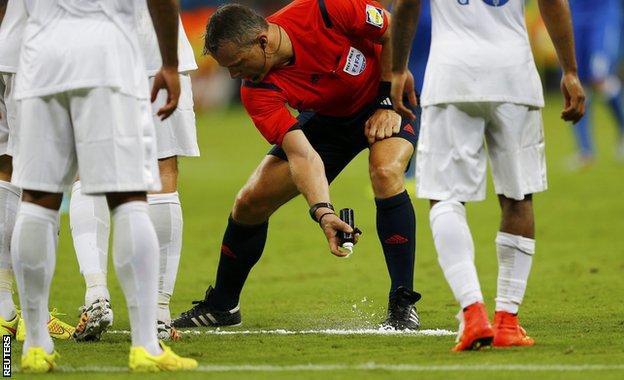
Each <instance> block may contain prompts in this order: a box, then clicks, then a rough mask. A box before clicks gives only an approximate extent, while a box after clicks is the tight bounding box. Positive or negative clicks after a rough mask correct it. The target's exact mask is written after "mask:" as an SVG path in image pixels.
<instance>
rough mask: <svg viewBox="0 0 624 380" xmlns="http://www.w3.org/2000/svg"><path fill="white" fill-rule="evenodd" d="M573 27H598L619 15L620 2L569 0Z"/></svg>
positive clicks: (614, 0) (615, 0)
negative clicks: (583, 25)
mask: <svg viewBox="0 0 624 380" xmlns="http://www.w3.org/2000/svg"><path fill="white" fill-rule="evenodd" d="M569 3H570V10H571V11H572V20H573V22H574V24H575V25H580V24H586V25H598V24H599V23H601V22H602V20H605V19H609V17H611V16H613V15H614V14H618V15H619V13H620V8H621V6H622V5H621V0H569Z"/></svg>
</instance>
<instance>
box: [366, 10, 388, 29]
mask: <svg viewBox="0 0 624 380" xmlns="http://www.w3.org/2000/svg"><path fill="white" fill-rule="evenodd" d="M383 12H384V11H383V9H380V8H377V7H375V6H372V5H367V6H366V23H367V24H371V25H372V26H376V27H378V28H380V29H381V28H383V26H384V16H383Z"/></svg>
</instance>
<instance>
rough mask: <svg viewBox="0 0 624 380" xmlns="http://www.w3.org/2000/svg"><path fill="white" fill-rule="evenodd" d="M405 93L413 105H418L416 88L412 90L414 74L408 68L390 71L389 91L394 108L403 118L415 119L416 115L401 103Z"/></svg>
mask: <svg viewBox="0 0 624 380" xmlns="http://www.w3.org/2000/svg"><path fill="white" fill-rule="evenodd" d="M405 95H407V99H408V100H409V102H410V104H411V105H412V106H413V107H415V106H417V105H418V98H417V97H416V90H414V76H413V75H412V73H410V72H409V70H405V71H403V72H402V73H392V90H391V92H390V97H391V98H392V104H393V105H394V110H395V111H396V112H397V113H398V114H399V115H401V116H403V117H404V118H406V119H410V120H414V119H416V115H414V112H412V110H411V109H409V108H408V107H406V106H405V104H404V103H403V97H404V96H405Z"/></svg>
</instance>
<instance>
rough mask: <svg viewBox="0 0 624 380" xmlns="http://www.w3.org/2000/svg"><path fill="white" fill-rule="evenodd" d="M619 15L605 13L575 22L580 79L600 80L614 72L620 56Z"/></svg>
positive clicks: (616, 13)
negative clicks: (587, 20)
mask: <svg viewBox="0 0 624 380" xmlns="http://www.w3.org/2000/svg"><path fill="white" fill-rule="evenodd" d="M621 27H622V22H621V15H620V13H619V12H614V13H610V14H608V15H604V16H603V17H601V18H600V19H596V20H593V22H591V23H588V22H575V24H574V38H575V42H576V60H577V63H578V73H579V78H580V79H581V82H583V83H584V84H589V83H595V82H600V81H602V80H604V79H606V78H607V77H609V76H610V75H613V74H614V73H615V69H616V64H617V61H618V57H619V47H620V33H621V30H620V29H621Z"/></svg>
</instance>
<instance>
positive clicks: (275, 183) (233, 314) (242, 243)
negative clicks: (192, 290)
mask: <svg viewBox="0 0 624 380" xmlns="http://www.w3.org/2000/svg"><path fill="white" fill-rule="evenodd" d="M298 193H299V192H298V190H297V188H296V186H295V185H294V183H293V182H292V179H291V177H290V170H289V166H288V162H287V161H284V160H282V159H280V158H278V157H275V156H272V155H267V156H266V157H265V158H264V160H263V161H262V162H261V163H260V165H259V166H258V168H257V169H256V170H255V172H254V173H253V174H252V175H251V177H250V178H249V180H248V181H247V183H246V184H245V186H243V188H242V189H241V190H240V191H239V193H238V195H237V197H236V200H235V202H234V207H233V208H232V213H231V215H230V217H229V219H228V225H227V227H226V230H225V233H224V235H223V242H222V245H221V255H220V258H219V267H218V269H217V278H216V282H215V287H214V288H212V287H209V288H208V290H207V291H206V295H205V297H204V299H203V300H202V301H197V302H194V303H195V306H194V307H193V308H191V309H190V310H188V311H186V312H184V313H182V314H181V315H180V316H179V317H178V318H177V319H175V320H174V321H173V323H172V324H173V326H174V327H197V326H232V325H238V324H240V323H241V314H240V306H239V299H240V294H241V291H242V289H243V286H244V284H245V280H246V279H247V276H248V275H249V272H250V271H251V269H252V268H253V266H254V265H255V264H256V263H257V262H258V260H259V259H260V256H261V255H262V251H263V250H264V244H265V242H266V238H267V230H268V220H269V217H270V216H271V215H272V214H273V213H274V212H275V211H276V210H277V209H278V208H279V207H280V206H281V205H283V204H284V203H286V202H288V201H289V200H291V199H292V198H294V197H295V196H296V195H297V194H298Z"/></svg>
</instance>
